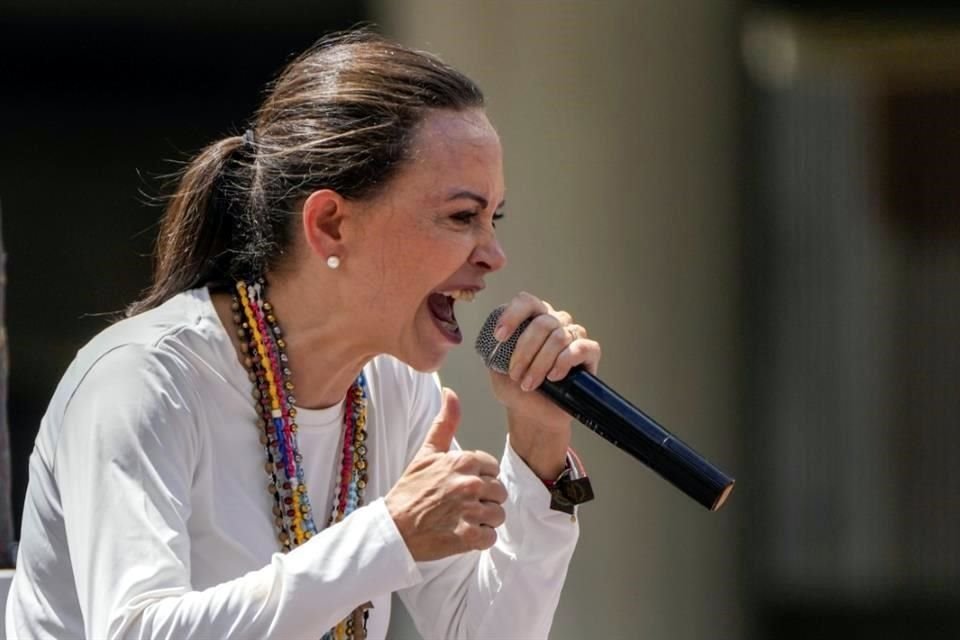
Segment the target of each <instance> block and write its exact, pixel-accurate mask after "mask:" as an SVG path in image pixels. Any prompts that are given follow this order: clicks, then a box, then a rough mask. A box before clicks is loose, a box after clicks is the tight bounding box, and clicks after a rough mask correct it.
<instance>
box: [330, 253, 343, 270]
mask: <svg viewBox="0 0 960 640" xmlns="http://www.w3.org/2000/svg"><path fill="white" fill-rule="evenodd" d="M327 266H328V267H330V268H331V269H336V268H337V267H339V266H340V258H338V257H337V256H330V257H329V258H327Z"/></svg>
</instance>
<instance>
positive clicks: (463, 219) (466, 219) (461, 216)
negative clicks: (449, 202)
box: [450, 211, 477, 224]
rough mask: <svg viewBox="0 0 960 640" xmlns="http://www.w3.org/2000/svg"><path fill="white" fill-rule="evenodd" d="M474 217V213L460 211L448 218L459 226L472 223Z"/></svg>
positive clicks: (475, 214) (475, 215) (475, 213)
mask: <svg viewBox="0 0 960 640" xmlns="http://www.w3.org/2000/svg"><path fill="white" fill-rule="evenodd" d="M476 217H477V212H476V211H460V212H458V213H455V214H453V215H452V216H450V218H451V219H452V220H453V221H454V222H458V223H460V224H470V223H471V222H473V219H474V218H476Z"/></svg>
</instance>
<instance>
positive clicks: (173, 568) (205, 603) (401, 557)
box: [6, 289, 578, 640]
mask: <svg viewBox="0 0 960 640" xmlns="http://www.w3.org/2000/svg"><path fill="white" fill-rule="evenodd" d="M364 372H365V375H366V377H367V382H368V389H369V398H370V399H369V405H368V418H367V430H368V444H369V446H368V450H369V452H368V465H369V483H368V485H367V489H366V499H367V502H368V504H367V505H366V506H363V507H361V508H360V509H357V510H356V511H355V512H354V513H353V514H352V515H350V516H349V517H347V518H346V519H345V520H344V521H343V522H341V523H339V524H336V525H334V526H332V527H328V528H327V529H325V530H323V531H322V532H320V533H319V534H318V535H317V536H315V537H314V538H312V539H311V540H309V541H308V542H306V543H305V544H303V545H302V546H300V547H299V548H297V549H294V550H293V551H291V552H290V553H288V554H281V553H280V552H279V551H278V549H279V547H278V545H279V543H278V542H277V533H276V531H275V528H274V523H273V520H274V517H273V514H272V508H273V498H272V496H271V495H270V494H269V493H268V491H267V478H268V477H267V474H266V472H265V470H264V464H265V461H266V458H265V453H264V449H263V445H261V443H260V441H259V431H258V429H257V427H256V411H255V409H254V405H253V399H252V397H251V390H252V385H251V383H250V381H249V380H248V378H247V374H246V372H245V371H244V369H243V367H242V366H241V365H240V363H239V362H238V361H237V358H236V355H235V352H234V348H233V345H232V344H231V341H230V337H229V335H228V334H227V329H226V328H225V327H224V326H223V325H222V324H221V323H220V320H219V317H218V316H217V314H216V311H215V310H214V307H213V305H212V303H211V300H210V296H209V293H208V291H207V290H206V289H197V290H194V291H189V292H187V293H184V294H181V295H179V296H176V297H175V298H173V299H172V300H170V301H169V302H167V303H166V304H164V305H162V306H161V307H158V308H157V309H154V310H151V311H148V312H146V313H143V314H141V315H138V316H136V317H134V318H131V319H128V320H124V321H122V322H119V323H117V324H115V325H113V326H112V327H110V328H108V329H107V330H105V331H104V332H103V333H101V334H100V335H99V336H97V337H96V338H94V339H93V340H92V341H91V342H90V344H88V345H87V346H86V347H84V348H83V349H82V350H81V351H80V352H79V353H78V355H77V358H76V359H75V360H74V362H73V363H72V364H71V366H70V368H69V369H68V371H67V373H66V374H65V375H64V377H63V379H62V380H61V382H60V384H59V386H58V388H57V390H56V393H55V394H54V397H53V399H52V401H51V403H50V406H49V408H48V410H47V413H46V415H45V417H44V419H43V422H42V424H41V427H40V431H39V434H38V436H37V441H36V446H35V448H34V451H33V453H32V455H31V458H30V481H29V486H28V489H27V498H26V504H25V507H24V514H23V525H22V531H21V542H20V550H19V556H18V561H17V569H16V573H15V577H14V580H13V584H12V587H11V591H10V595H9V599H8V604H7V613H6V629H7V637H8V638H11V639H15V638H20V639H23V640H26V639H28V638H57V639H63V638H89V639H91V640H94V639H95V640H101V639H114V638H140V639H148V638H149V639H154V638H167V639H171V640H173V639H176V640H182V639H184V638H200V639H208V638H209V639H214V638H216V639H223V640H227V639H232V638H251V639H254V638H255V639H262V638H277V639H283V640H296V639H300V638H303V639H310V640H316V639H317V638H319V637H320V636H321V635H322V634H323V633H324V632H325V631H326V630H328V629H329V628H330V627H332V626H334V625H335V624H336V623H337V621H339V620H340V619H342V618H343V617H344V616H346V615H347V614H348V613H349V612H350V611H351V610H352V609H353V608H354V607H356V606H357V605H358V604H360V603H363V602H367V601H371V602H372V603H373V604H374V609H373V610H372V611H371V613H370V618H369V622H368V632H369V637H370V638H371V639H379V638H384V637H385V635H386V630H387V625H388V622H389V614H390V594H391V593H392V592H398V593H399V594H400V597H401V599H402V600H403V601H404V603H405V605H406V606H407V608H408V609H409V610H410V613H411V615H412V617H413V619H414V621H415V623H416V625H417V627H418V629H419V630H420V632H421V633H422V634H423V635H424V637H425V638H428V639H429V640H435V639H440V638H518V639H519V638H545V637H546V636H547V634H548V632H549V629H550V624H551V621H552V618H553V613H554V610H555V608H556V605H557V601H558V599H559V596H560V590H561V587H562V584H563V581H564V578H565V576H566V571H567V566H568V564H569V561H570V558H571V555H572V553H573V549H574V546H575V544H576V540H577V536H578V527H577V524H576V523H574V522H572V520H571V518H570V516H568V515H567V514H564V513H561V512H558V511H552V510H550V508H549V502H550V497H549V494H548V492H547V490H546V488H545V487H544V486H543V484H542V483H541V482H540V481H539V479H538V478H537V477H536V476H535V475H534V474H533V472H532V471H531V470H530V469H529V468H528V467H527V466H526V465H525V464H524V462H523V461H522V460H521V459H520V458H519V457H518V456H517V455H516V454H515V453H514V452H513V451H512V449H511V448H510V446H509V442H508V443H507V446H506V447H505V452H504V455H503V458H502V461H501V474H500V479H501V481H502V482H503V483H504V485H505V486H506V487H507V491H508V493H509V499H508V501H507V503H506V504H505V505H504V508H505V510H506V523H505V524H504V525H503V526H501V527H500V528H499V529H498V531H497V533H498V541H497V543H496V545H495V546H494V547H492V548H491V549H489V550H487V551H483V552H472V553H466V554H462V555H458V556H454V557H451V558H446V559H444V560H438V561H434V562H415V561H414V560H413V557H412V556H411V555H410V552H409V551H408V550H407V548H406V545H405V544H404V542H403V539H402V538H401V536H400V534H399V532H398V530H397V528H396V526H395V524H394V522H393V519H392V518H391V517H390V515H389V513H388V511H387V509H386V506H385V504H384V502H383V499H382V496H383V495H385V494H386V492H387V491H388V490H389V489H390V488H391V487H392V486H393V484H394V483H395V482H396V481H397V479H398V478H399V477H400V475H401V474H402V472H403V470H404V469H405V468H406V466H407V464H408V462H409V461H410V460H411V458H412V457H413V456H414V454H415V453H416V452H417V451H418V449H419V447H420V445H421V443H422V441H423V438H424V437H425V435H426V431H427V429H428V428H429V426H430V424H431V422H432V420H433V418H434V417H435V415H436V413H437V411H438V410H439V407H440V397H441V396H440V388H439V382H438V379H437V377H436V376H435V375H429V374H423V373H418V372H416V371H414V370H412V369H411V368H409V367H408V366H406V365H405V364H403V363H401V362H399V361H397V360H395V359H393V358H390V357H386V356H381V357H378V358H375V359H374V360H372V361H371V362H370V363H369V364H368V365H367V366H366V367H365V369H364ZM342 416H343V406H342V405H341V406H337V407H333V408H331V409H325V410H306V409H298V414H297V423H298V424H299V426H300V430H299V433H298V438H299V446H300V450H301V453H302V455H303V460H304V463H303V464H304V467H305V473H306V481H307V487H308V489H309V492H310V495H311V499H312V500H311V501H312V503H313V505H314V512H315V518H316V520H317V524H318V525H320V526H322V525H323V524H325V523H326V519H327V517H328V515H329V507H326V506H325V505H329V504H330V503H331V500H332V492H333V480H334V478H333V476H334V468H335V466H336V464H337V462H338V461H337V457H338V456H339V451H340V438H341V433H342Z"/></svg>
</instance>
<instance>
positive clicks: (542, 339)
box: [495, 293, 601, 391]
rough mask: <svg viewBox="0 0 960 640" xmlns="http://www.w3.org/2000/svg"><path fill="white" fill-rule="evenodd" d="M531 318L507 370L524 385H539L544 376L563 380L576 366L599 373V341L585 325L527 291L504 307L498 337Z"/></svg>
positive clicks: (525, 388) (521, 385)
mask: <svg viewBox="0 0 960 640" xmlns="http://www.w3.org/2000/svg"><path fill="white" fill-rule="evenodd" d="M528 318H531V320H530V323H529V324H528V325H527V327H526V328H524V330H523V333H522V334H521V335H520V337H519V339H518V340H517V344H516V346H515V347H514V350H513V355H512V357H511V359H510V369H509V371H508V375H509V376H510V378H511V379H512V380H514V381H515V382H517V383H519V385H520V388H521V389H523V390H524V391H530V390H532V389H536V388H537V387H539V386H540V385H541V384H542V383H543V381H544V380H545V379H549V380H553V381H556V380H560V379H562V378H564V377H565V376H566V375H567V374H568V373H569V372H570V369H572V368H573V367H576V366H583V367H584V368H585V369H587V370H588V371H590V372H591V373H596V371H597V367H598V365H599V363H600V357H601V351H600V345H599V343H597V342H596V341H595V340H590V339H588V338H587V331H586V329H585V328H584V327H582V326H581V325H578V324H575V323H574V322H573V318H572V317H571V316H570V314H569V313H567V312H566V311H557V310H555V309H554V308H553V307H552V306H551V305H550V304H549V303H548V302H546V301H543V300H540V299H539V298H537V297H535V296H532V295H530V294H528V293H521V294H518V295H517V296H516V297H515V298H514V299H513V300H512V301H511V302H510V303H509V304H508V305H507V306H506V307H505V308H504V310H503V312H502V313H501V315H500V319H499V322H498V327H497V329H496V330H495V337H497V338H498V339H501V337H500V336H501V335H504V338H503V339H505V338H506V337H509V336H510V335H511V334H512V333H513V331H515V330H516V328H517V327H519V326H520V325H521V324H522V323H523V322H524V321H525V320H527V319H528Z"/></svg>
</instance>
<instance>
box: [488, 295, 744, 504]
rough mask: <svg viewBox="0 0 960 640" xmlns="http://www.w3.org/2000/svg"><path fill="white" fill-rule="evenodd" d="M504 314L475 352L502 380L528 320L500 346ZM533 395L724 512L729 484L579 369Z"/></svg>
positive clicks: (492, 319) (494, 315) (492, 320)
mask: <svg viewBox="0 0 960 640" xmlns="http://www.w3.org/2000/svg"><path fill="white" fill-rule="evenodd" d="M503 309H504V306H499V307H497V308H496V309H494V310H493V311H492V312H491V313H490V315H489V316H488V317H487V320H486V322H484V324H483V327H482V328H481V329H480V334H479V335H478V336H477V341H476V344H475V345H474V346H475V348H476V350H477V353H478V354H479V355H480V357H481V358H483V362H484V364H486V365H487V367H488V368H490V369H493V370H494V371H496V372H498V373H503V374H506V373H507V371H508V370H509V368H510V357H511V356H512V355H513V350H514V349H515V348H516V346H517V339H518V338H519V337H520V334H521V333H523V330H524V329H526V328H527V325H528V324H530V320H532V318H530V319H527V320H525V321H524V322H523V323H522V324H521V325H520V326H519V327H517V330H516V331H514V332H513V335H512V336H510V337H509V338H507V339H506V340H504V341H503V342H498V341H497V339H496V338H494V337H493V331H494V329H495V328H496V326H497V320H499V319H500V314H502V313H503ZM537 390H538V391H540V392H541V393H543V394H544V395H545V396H547V397H548V398H550V400H552V401H553V402H554V403H555V404H556V405H557V406H559V407H560V408H561V409H563V410H564V411H566V412H567V413H569V414H570V415H571V416H573V417H574V418H576V419H577V420H578V421H580V422H581V423H583V424H584V425H585V426H587V427H589V428H590V429H591V430H593V431H594V432H595V433H598V434H599V435H600V436H602V437H603V438H605V439H606V440H607V441H608V442H610V443H611V444H613V445H615V446H616V447H618V448H620V449H621V450H623V451H626V452H627V453H629V454H630V455H632V456H633V457H634V458H636V459H637V460H639V461H640V462H642V463H644V464H645V465H646V466H648V467H649V468H651V469H652V470H654V471H655V472H657V473H658V474H659V475H660V476H661V477H662V478H663V479H664V480H666V481H667V482H669V483H670V484H672V485H673V486H675V487H676V488H678V489H680V490H681V491H683V492H684V493H685V494H687V495H688V496H690V497H691V498H693V499H694V500H696V501H697V502H699V503H700V504H702V505H703V506H704V507H706V508H707V509H709V510H710V511H716V510H717V509H719V508H720V507H721V506H723V503H724V502H725V501H726V499H727V497H728V496H729V495H730V492H731V491H732V490H733V484H734V479H733V478H731V477H730V476H728V475H727V474H725V473H723V472H722V471H720V469H718V468H717V467H715V466H714V465H712V464H710V463H709V462H707V460H705V459H704V458H703V457H702V456H701V455H700V454H698V453H697V452H696V451H694V450H693V449H691V448H690V447H688V446H687V445H686V444H684V443H683V442H681V441H680V440H678V439H677V437H676V436H674V435H673V434H672V433H670V432H669V431H667V430H666V429H664V428H663V427H662V426H660V425H659V424H657V422H656V421H655V420H654V419H653V418H651V417H650V416H648V415H647V414H645V413H644V412H643V411H641V410H640V409H638V408H637V407H635V406H634V405H632V404H630V402H629V401H627V400H626V399H625V398H624V397H623V396H621V395H620V394H618V393H617V392H616V391H614V390H613V389H611V388H610V387H608V386H607V385H606V384H604V383H603V382H602V381H601V380H600V379H599V378H597V377H596V376H595V375H593V374H592V373H590V372H589V371H587V370H586V369H584V368H583V367H574V368H573V369H572V370H571V371H570V373H569V374H568V375H567V377H565V378H564V379H563V380H558V381H557V382H552V381H550V380H544V381H543V384H541V385H540V386H539V387H537Z"/></svg>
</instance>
